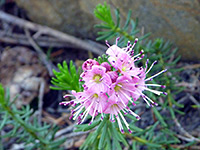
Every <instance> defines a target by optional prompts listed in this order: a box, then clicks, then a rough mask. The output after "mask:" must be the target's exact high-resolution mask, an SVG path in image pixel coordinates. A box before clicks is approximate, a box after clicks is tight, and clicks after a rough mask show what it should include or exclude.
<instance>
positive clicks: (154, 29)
mask: <svg viewBox="0 0 200 150" xmlns="http://www.w3.org/2000/svg"><path fill="white" fill-rule="evenodd" d="M16 1H17V3H18V5H19V6H21V7H23V8H24V9H25V10H26V11H27V13H28V15H29V17H30V18H31V19H32V20H33V21H35V22H38V23H41V24H45V25H48V26H50V27H54V28H56V29H59V30H61V31H64V32H67V33H70V34H72V35H75V36H79V37H83V38H94V37H95V36H96V31H95V30H94V28H93V25H94V24H96V23H97V22H98V21H97V19H95V17H94V16H93V9H94V8H95V6H96V5H97V4H98V3H103V0H42V1H41V0H16ZM107 3H109V4H110V5H111V8H116V7H119V8H120V12H121V14H122V15H123V16H126V14H127V12H128V10H129V9H131V10H132V12H133V16H132V18H133V19H135V18H139V28H141V27H144V31H145V33H147V32H151V33H152V35H151V38H152V39H153V38H157V37H163V38H164V39H166V40H170V41H172V42H174V43H175V44H176V45H177V46H178V47H179V53H180V54H181V55H182V58H183V59H184V60H197V61H199V60H200V1H199V0H179V1H174V0H107ZM124 19H125V17H122V21H123V20H124Z"/></svg>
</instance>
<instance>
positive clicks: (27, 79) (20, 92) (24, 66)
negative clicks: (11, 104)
mask: <svg viewBox="0 0 200 150" xmlns="http://www.w3.org/2000/svg"><path fill="white" fill-rule="evenodd" d="M48 81H49V76H48V71H47V70H46V68H45V67H44V65H43V64H42V63H41V62H40V60H39V58H38V57H37V54H36V53H35V52H33V51H31V50H30V49H28V48H25V47H14V48H10V49H7V50H4V51H3V53H2V56H1V59H0V82H1V83H2V84H3V86H4V87H8V88H9V89H10V100H13V99H14V98H15V97H16V96H18V97H17V99H16V101H15V104H16V107H17V108H21V107H22V106H23V105H27V104H30V103H31V102H32V100H33V99H34V98H35V97H37V96H38V93H39V90H40V87H41V85H42V84H45V85H46V86H45V88H44V93H47V92H48V91H49V87H48Z"/></svg>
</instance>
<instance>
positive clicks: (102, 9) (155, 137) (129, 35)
mask: <svg viewBox="0 0 200 150" xmlns="http://www.w3.org/2000/svg"><path fill="white" fill-rule="evenodd" d="M94 14H95V16H96V17H97V18H98V19H100V20H101V21H102V23H101V24H98V25H96V26H95V27H97V28H100V29H102V30H103V31H100V32H98V34H99V37H98V38H97V40H109V39H111V38H116V37H119V36H120V41H119V42H118V45H119V46H125V45H126V43H127V41H131V42H132V43H133V42H134V40H135V37H136V34H138V33H139V30H138V29H136V27H137V21H136V22H134V21H133V20H132V19H131V11H129V12H128V15H127V20H126V22H125V24H124V25H123V26H122V25H121V24H120V12H119V10H118V9H116V10H115V17H116V19H115V20H116V21H114V19H113V17H112V15H111V10H110V7H109V6H108V5H107V4H106V3H104V4H103V5H101V4H99V5H97V7H96V9H95V10H94ZM149 35H150V34H146V35H144V36H142V37H140V38H139V42H138V43H137V45H136V47H135V49H134V51H135V53H136V54H137V53H138V52H140V51H141V50H142V49H143V50H144V53H145V57H144V59H143V62H142V63H143V64H145V61H144V60H146V59H147V58H148V59H149V64H151V63H153V61H155V60H158V64H157V65H155V66H154V67H153V69H152V70H151V72H150V73H149V74H152V73H153V74H156V72H159V71H161V70H163V69H166V68H167V69H168V73H164V75H162V76H158V77H157V78H156V81H159V82H160V84H164V85H166V89H165V91H166V92H167V93H168V95H167V96H165V99H166V101H165V102H164V103H161V102H159V101H157V103H159V105H160V106H162V109H160V110H157V109H156V108H152V109H153V111H152V112H153V114H154V115H155V117H156V119H157V120H158V121H157V122H156V123H155V124H153V125H151V126H149V127H148V128H146V129H140V128H138V127H136V126H135V125H134V123H135V120H134V119H133V118H132V117H131V116H130V115H127V117H130V118H131V119H132V120H133V121H132V122H131V123H130V129H132V130H133V134H128V135H127V136H128V137H129V138H132V139H133V140H134V141H133V144H132V149H136V148H137V147H138V146H140V145H143V146H145V147H146V149H155V150H160V149H163V150H164V149H174V148H172V147H171V146H170V145H171V144H177V143H179V142H180V141H179V140H178V139H177V138H176V136H175V133H174V132H173V131H171V130H170V126H171V124H168V122H167V119H169V118H164V117H163V115H162V110H163V109H164V108H167V110H169V113H170V114H171V119H174V118H175V115H176V112H177V113H182V112H181V111H180V110H178V108H182V107H184V106H183V105H182V104H179V103H177V102H176V101H175V99H174V96H173V94H174V93H176V94H177V93H179V92H181V91H182V90H183V88H180V87H179V88H177V87H176V86H175V83H176V81H178V79H179V77H178V76H176V75H174V72H177V71H180V70H181V69H177V68H173V67H174V66H175V65H176V63H177V62H178V61H179V59H180V56H179V57H175V56H176V55H175V54H176V52H177V48H174V47H173V45H172V44H171V43H170V42H169V41H167V42H165V41H164V40H163V39H160V38H158V39H155V40H154V41H150V40H149V41H147V40H145V41H144V40H143V39H145V38H147V37H148V36H149ZM142 40H143V41H142ZM173 57H174V58H175V59H174V58H173ZM103 59H104V56H103V57H99V58H98V59H96V60H97V61H98V62H99V63H101V62H102V61H103ZM151 82H152V83H154V82H155V81H154V80H152V81H151ZM148 95H149V97H151V98H152V99H153V100H157V99H158V98H157V97H156V96H155V95H154V94H152V93H150V94H148ZM172 106H176V107H172ZM177 107H178V108H177ZM182 114H183V113H182ZM103 123H104V121H103V122H100V124H99V122H98V124H95V126H94V127H97V130H98V131H100V132H97V131H95V132H92V133H90V135H89V136H88V138H87V139H86V142H85V143H84V144H83V145H82V147H81V148H82V149H92V147H96V148H98V149H102V147H104V148H106V149H123V147H122V146H121V145H122V144H123V145H124V146H125V147H129V146H130V145H129V144H128V143H127V142H126V140H125V139H126V136H125V135H122V134H121V133H120V132H119V131H118V128H117V126H116V124H115V123H110V122H109V121H107V122H106V123H105V125H104V127H105V126H106V128H107V132H106V129H105V128H104V127H103V125H102V124H103ZM81 128H82V127H81V126H79V127H78V130H79V131H80V130H81ZM99 128H100V129H99ZM126 133H127V132H126ZM94 139H95V140H94Z"/></svg>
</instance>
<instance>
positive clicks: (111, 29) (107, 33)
mask: <svg viewBox="0 0 200 150" xmlns="http://www.w3.org/2000/svg"><path fill="white" fill-rule="evenodd" d="M131 13H132V11H131V10H129V12H128V15H127V18H126V22H125V24H124V25H123V27H121V26H122V25H121V24H120V12H119V9H116V10H115V18H116V22H115V21H114V19H113V18H112V16H111V10H110V6H108V5H107V4H106V2H105V3H104V5H101V4H99V5H97V7H96V9H95V10H94V15H95V16H96V17H97V18H98V19H99V20H101V21H102V23H101V24H98V25H95V27H97V28H101V29H104V31H100V32H98V35H99V37H98V38H97V40H109V39H111V38H114V37H119V36H121V39H120V41H119V45H120V46H121V44H122V43H124V42H127V39H128V40H129V41H131V42H134V40H135V36H136V34H137V33H139V31H140V30H138V29H136V27H137V21H136V22H134V21H133V20H132V19H131ZM128 32H129V33H128ZM149 35H150V34H149V33H148V34H146V35H144V36H140V38H139V40H142V39H144V38H146V37H148V36H149Z"/></svg>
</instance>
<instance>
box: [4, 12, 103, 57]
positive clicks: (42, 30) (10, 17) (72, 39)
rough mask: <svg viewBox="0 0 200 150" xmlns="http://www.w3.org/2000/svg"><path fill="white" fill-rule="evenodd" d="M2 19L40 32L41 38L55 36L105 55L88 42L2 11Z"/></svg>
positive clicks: (81, 47)
mask: <svg viewBox="0 0 200 150" xmlns="http://www.w3.org/2000/svg"><path fill="white" fill-rule="evenodd" d="M0 19H1V20H3V21H6V22H9V23H12V24H15V25H18V26H20V27H22V28H26V29H29V30H32V31H35V32H38V33H39V36H40V35H41V34H46V35H50V36H53V37H55V38H58V39H61V40H63V41H66V42H68V43H70V44H71V45H76V46H77V47H79V48H80V49H83V50H87V51H88V50H89V51H91V52H94V53H96V54H98V55H101V54H103V51H102V50H100V49H98V48H97V47H96V46H92V45H90V44H88V43H87V42H85V41H83V40H81V39H78V38H76V37H74V36H71V35H68V34H66V33H63V32H60V31H57V30H55V29H52V28H49V27H47V26H42V25H39V24H36V23H32V22H30V21H26V20H23V19H21V18H18V17H15V16H13V15H10V14H7V13H5V12H3V11H0ZM35 37H38V35H37V36H35Z"/></svg>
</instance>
